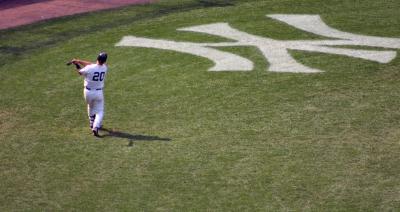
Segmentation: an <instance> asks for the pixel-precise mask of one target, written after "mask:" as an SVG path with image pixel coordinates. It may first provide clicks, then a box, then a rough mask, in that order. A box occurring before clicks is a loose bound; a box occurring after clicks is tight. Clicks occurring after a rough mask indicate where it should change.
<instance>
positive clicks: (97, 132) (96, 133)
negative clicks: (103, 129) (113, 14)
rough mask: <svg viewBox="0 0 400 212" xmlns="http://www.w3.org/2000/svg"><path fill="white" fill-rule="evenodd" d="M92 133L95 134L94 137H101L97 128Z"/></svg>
mask: <svg viewBox="0 0 400 212" xmlns="http://www.w3.org/2000/svg"><path fill="white" fill-rule="evenodd" d="M92 132H93V135H94V136H96V137H99V130H98V129H97V128H94V129H93V130H92Z"/></svg>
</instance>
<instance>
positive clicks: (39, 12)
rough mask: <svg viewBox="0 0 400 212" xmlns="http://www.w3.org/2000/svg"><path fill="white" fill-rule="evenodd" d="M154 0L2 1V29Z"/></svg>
mask: <svg viewBox="0 0 400 212" xmlns="http://www.w3.org/2000/svg"><path fill="white" fill-rule="evenodd" d="M150 2H154V0H18V1H17V0H0V29H7V28H12V27H17V26H21V25H26V24H30V23H34V22H37V21H42V20H47V19H51V18H56V17H61V16H67V15H73V14H78V13H85V12H90V11H96V10H103V9H109V8H117V7H122V6H125V5H132V4H145V3H150Z"/></svg>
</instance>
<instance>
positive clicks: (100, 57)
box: [97, 52, 107, 65]
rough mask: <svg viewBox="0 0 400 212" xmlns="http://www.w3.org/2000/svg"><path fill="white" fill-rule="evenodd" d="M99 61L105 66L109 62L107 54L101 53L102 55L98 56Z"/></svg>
mask: <svg viewBox="0 0 400 212" xmlns="http://www.w3.org/2000/svg"><path fill="white" fill-rule="evenodd" d="M97 61H98V62H99V64H100V65H103V64H104V63H105V62H106V61H107V53H105V52H100V54H99V55H98V56H97Z"/></svg>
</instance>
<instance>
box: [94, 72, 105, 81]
mask: <svg viewBox="0 0 400 212" xmlns="http://www.w3.org/2000/svg"><path fill="white" fill-rule="evenodd" d="M105 74H106V73H105V72H94V75H93V79H92V80H93V81H103V80H104V75H105Z"/></svg>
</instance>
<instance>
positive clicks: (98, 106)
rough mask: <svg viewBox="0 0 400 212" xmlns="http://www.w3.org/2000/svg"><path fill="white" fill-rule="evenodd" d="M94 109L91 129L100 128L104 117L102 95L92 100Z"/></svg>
mask: <svg viewBox="0 0 400 212" xmlns="http://www.w3.org/2000/svg"><path fill="white" fill-rule="evenodd" d="M94 110H95V114H96V117H95V119H94V123H93V129H94V128H97V129H100V128H101V126H102V124H103V117H104V99H103V98H102V95H101V97H100V98H96V100H95V101H94Z"/></svg>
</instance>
